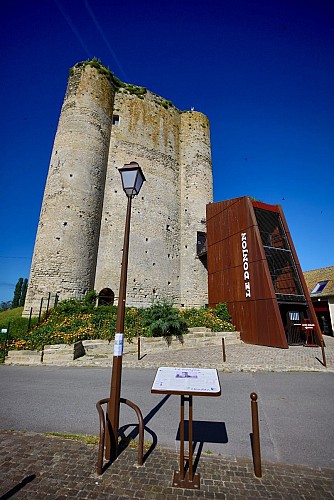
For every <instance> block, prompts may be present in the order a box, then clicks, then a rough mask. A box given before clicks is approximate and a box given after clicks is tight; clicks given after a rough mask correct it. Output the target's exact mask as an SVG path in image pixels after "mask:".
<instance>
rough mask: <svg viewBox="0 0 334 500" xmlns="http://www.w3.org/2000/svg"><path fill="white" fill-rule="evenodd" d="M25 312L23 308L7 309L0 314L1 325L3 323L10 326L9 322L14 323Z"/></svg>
mask: <svg viewBox="0 0 334 500" xmlns="http://www.w3.org/2000/svg"><path fill="white" fill-rule="evenodd" d="M22 312H23V307H15V309H6V311H1V312H0V325H2V324H3V323H6V322H7V324H8V321H13V320H14V319H17V318H21V317H22Z"/></svg>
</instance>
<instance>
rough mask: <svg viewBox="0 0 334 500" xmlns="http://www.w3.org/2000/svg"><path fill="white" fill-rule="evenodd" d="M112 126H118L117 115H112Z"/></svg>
mask: <svg viewBox="0 0 334 500" xmlns="http://www.w3.org/2000/svg"><path fill="white" fill-rule="evenodd" d="M112 124H113V125H119V115H112Z"/></svg>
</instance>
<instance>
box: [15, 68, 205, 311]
mask: <svg viewBox="0 0 334 500" xmlns="http://www.w3.org/2000/svg"><path fill="white" fill-rule="evenodd" d="M130 161H136V162H137V163H139V165H140V166H141V168H142V170H143V172H144V175H145V177H146V182H145V183H144V185H143V187H142V190H141V192H140V194H139V196H138V197H136V198H134V200H133V205H132V217H131V233H130V254H129V268H128V286H127V305H133V306H148V305H150V303H151V302H152V300H153V299H154V298H160V299H163V298H167V299H170V300H173V301H174V304H175V305H177V306H185V307H191V306H200V305H204V304H205V303H207V270H206V268H205V266H204V265H203V263H202V261H201V260H200V259H199V258H198V256H197V252H196V243H197V233H198V232H200V233H202V232H205V227H206V224H205V210H206V204H207V203H210V202H211V201H212V171H211V149H210V132H209V122H208V119H207V118H206V117H205V116H204V115H203V114H201V113H198V112H194V111H189V112H180V111H179V110H178V109H176V108H175V107H174V106H173V105H172V103H171V102H170V101H166V100H165V99H163V98H162V97H159V96H157V95H156V94H154V93H152V92H149V91H147V90H146V89H144V88H142V87H137V86H134V85H129V84H123V83H122V82H120V81H119V80H118V79H117V78H115V77H113V76H112V75H111V74H109V73H108V71H107V70H106V68H104V67H103V66H102V65H100V64H96V63H95V64H92V63H91V62H86V63H79V64H77V65H76V66H74V68H73V69H72V70H71V76H70V78H69V82H68V86H67V91H66V95H65V98H64V103H63V107H62V110H61V115H60V119H59V124H58V129H57V133H56V137H55V142H54V146H53V151H52V155H51V161H50V167H49V173H48V177H47V181H46V187H45V192H44V198H43V204H42V210H41V215H40V220H39V225H38V231H37V236H36V242H35V249H34V255H33V261H32V266H31V272H30V279H29V286H28V292H27V297H26V303H25V309H24V314H29V311H30V308H31V307H32V308H33V314H34V315H36V314H38V309H39V307H40V302H41V298H43V299H44V305H45V304H46V299H47V297H48V295H49V293H50V294H51V305H52V303H53V302H52V300H53V297H54V296H55V294H57V295H58V296H59V299H60V300H62V299H65V298H69V297H73V296H74V297H79V298H81V297H83V296H84V295H85V293H86V292H88V291H89V290H93V289H95V290H96V291H97V292H98V293H99V292H100V291H101V290H103V289H104V290H105V289H108V290H109V292H110V294H112V296H113V297H114V296H115V301H116V303H117V296H118V287H119V278H120V266H121V258H122V244H123V234H124V223H125V212H126V202H127V198H126V196H125V194H124V192H123V190H122V185H121V178H120V174H119V172H118V168H119V167H121V166H123V165H124V164H125V163H129V162H130Z"/></svg>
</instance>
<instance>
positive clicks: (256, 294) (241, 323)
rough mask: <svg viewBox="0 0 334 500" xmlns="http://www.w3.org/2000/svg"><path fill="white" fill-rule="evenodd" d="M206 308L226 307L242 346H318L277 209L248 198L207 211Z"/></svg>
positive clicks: (300, 275)
mask: <svg viewBox="0 0 334 500" xmlns="http://www.w3.org/2000/svg"><path fill="white" fill-rule="evenodd" d="M207 260H208V279H209V305H210V306H215V305H216V304H218V303H219V302H226V303H227V307H228V310H229V313H230V314H231V316H232V321H233V323H234V324H235V325H236V327H237V329H238V330H240V333H241V338H242V340H243V341H244V342H247V343H251V344H258V345H267V346H273V347H281V348H287V347H288V346H289V344H290V345H292V344H304V345H314V344H318V345H320V343H321V340H322V335H321V331H320V329H319V325H318V321H317V317H316V314H315V312H314V308H313V305H312V302H311V299H310V295H309V293H308V290H307V287H306V284H305V280H304V276H303V273H302V270H301V267H300V264H299V261H298V257H297V254H296V251H295V247H294V245H293V241H292V238H291V235H290V232H289V229H288V225H287V223H286V220H285V217H284V214H283V211H282V208H281V207H280V206H279V205H268V204H265V203H261V202H258V201H254V200H252V199H251V198H250V197H248V196H244V197H240V198H235V199H232V200H227V201H221V202H217V203H211V204H209V205H207Z"/></svg>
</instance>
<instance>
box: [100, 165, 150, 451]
mask: <svg viewBox="0 0 334 500" xmlns="http://www.w3.org/2000/svg"><path fill="white" fill-rule="evenodd" d="M118 170H119V172H120V174H121V177H122V185H123V190H124V192H125V194H126V196H127V197H128V204H127V210H126V220H125V231H124V244H123V256H122V268H121V278H120V285H119V293H118V306H117V319H116V333H115V343H114V356H113V364H112V373H111V385H110V398H109V402H108V411H107V415H108V421H107V429H106V438H107V439H106V452H105V457H106V459H107V460H115V459H116V457H117V448H118V425H119V407H120V394H121V378H122V356H123V345H124V315H125V301H126V281H127V271H128V255H129V236H130V217H131V202H132V198H134V196H136V195H138V194H139V191H140V189H141V187H142V185H143V182H144V181H145V177H144V174H143V172H142V169H141V168H140V166H139V165H138V163H136V162H131V163H129V164H127V165H124V166H123V167H122V168H119V169H118Z"/></svg>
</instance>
